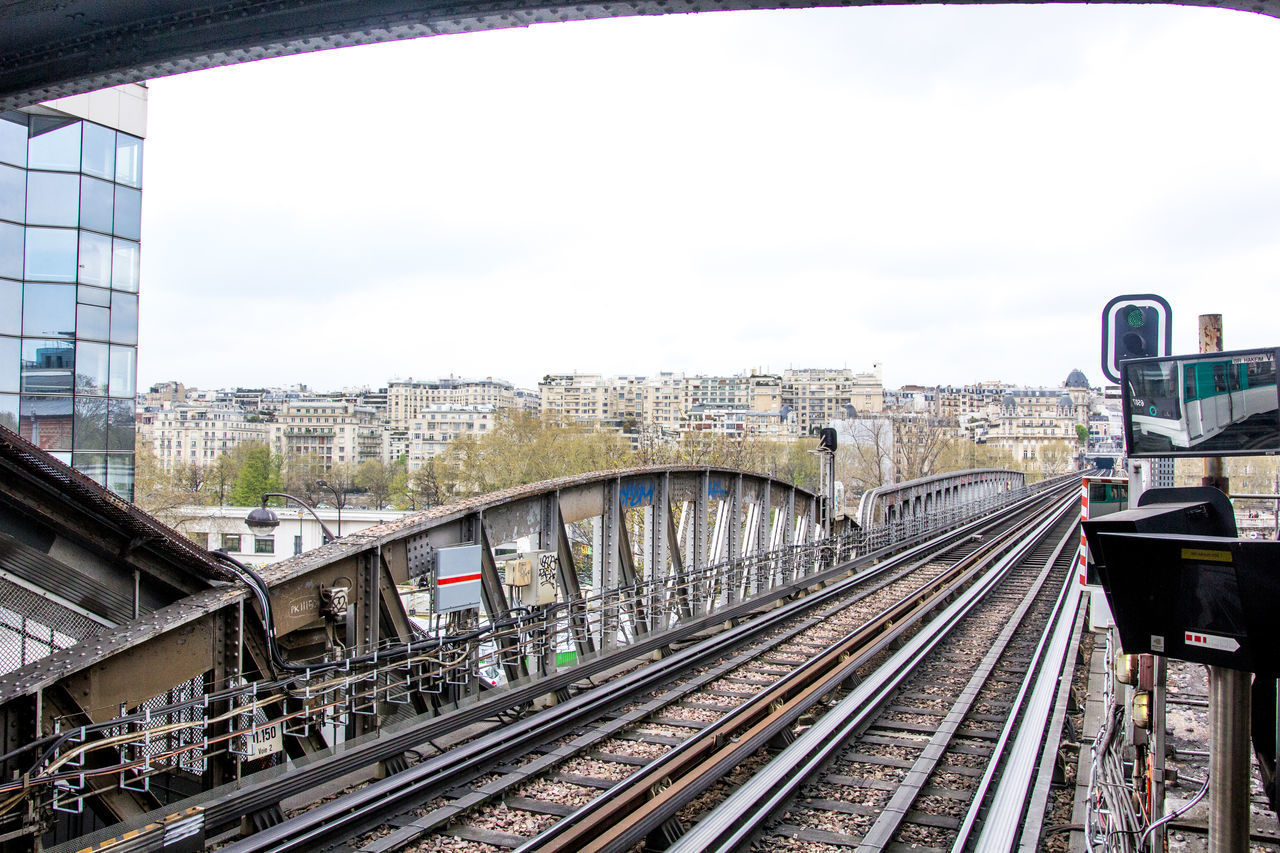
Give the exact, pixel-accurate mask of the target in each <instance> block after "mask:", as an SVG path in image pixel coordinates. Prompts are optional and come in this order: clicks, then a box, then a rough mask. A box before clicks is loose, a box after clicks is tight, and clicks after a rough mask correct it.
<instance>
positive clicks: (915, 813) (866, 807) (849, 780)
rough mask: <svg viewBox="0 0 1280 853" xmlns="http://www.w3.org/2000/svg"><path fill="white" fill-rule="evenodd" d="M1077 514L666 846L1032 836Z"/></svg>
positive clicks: (988, 842)
mask: <svg viewBox="0 0 1280 853" xmlns="http://www.w3.org/2000/svg"><path fill="white" fill-rule="evenodd" d="M1072 529H1073V519H1071V518H1069V517H1067V516H1063V517H1062V518H1060V519H1058V520H1057V521H1056V522H1054V523H1053V524H1051V525H1049V526H1048V527H1046V528H1045V529H1043V530H1042V535H1041V537H1040V541H1039V544H1037V545H1036V546H1035V547H1034V548H1028V549H1027V553H1024V554H1020V555H1017V556H1016V557H1014V558H1011V559H1009V560H1007V561H1005V563H1004V565H1001V566H997V567H995V568H993V569H992V570H991V571H990V572H989V573H988V575H987V576H985V577H984V579H983V581H982V582H980V583H979V584H975V585H974V586H973V587H971V588H970V589H969V590H968V591H967V592H966V594H965V596H964V597H963V598H962V599H959V600H957V601H956V602H955V604H954V605H953V606H952V607H951V608H949V609H948V611H947V613H946V614H944V616H943V617H942V618H940V619H938V620H936V621H935V622H934V623H933V624H931V625H930V627H929V629H928V630H926V631H922V632H920V633H919V634H917V635H916V636H915V637H913V638H912V640H911V642H910V643H908V644H907V645H905V646H904V647H903V648H902V649H900V650H899V651H898V652H896V653H895V655H894V658H893V659H892V661H891V662H890V663H889V664H888V665H886V666H885V667H883V668H882V669H881V670H879V671H878V675H877V676H876V677H875V678H870V679H867V680H866V681H865V682H863V683H862V684H860V685H858V687H857V688H856V689H855V690H853V691H852V692H850V693H849V695H848V696H847V697H846V698H845V699H844V700H842V701H841V702H840V704H839V705H837V706H836V707H835V708H833V709H832V710H831V711H830V712H829V713H828V714H827V715H825V716H824V717H823V718H822V719H821V720H820V721H818V722H817V723H816V724H815V725H814V726H812V727H811V728H810V729H809V730H807V731H806V732H805V733H804V734H803V735H801V736H800V737H798V738H797V739H796V741H795V742H794V743H793V744H791V745H790V746H789V747H787V749H786V750H784V751H783V752H782V753H781V754H779V755H778V756H777V757H776V758H774V759H773V760H772V761H770V762H769V764H768V765H767V766H765V767H764V768H762V769H761V770H760V771H758V772H757V773H756V774H754V775H753V777H752V778H751V779H750V780H749V781H748V782H747V783H745V784H744V785H743V786H742V787H741V788H739V789H738V790H737V791H735V792H734V793H733V794H732V795H731V796H730V797H728V798H727V799H726V800H725V801H724V802H723V803H722V804H720V805H719V806H718V807H717V808H715V809H714V810H713V811H711V812H710V813H709V814H707V815H705V816H704V817H702V819H701V820H699V821H698V823H697V825H696V826H694V827H693V828H692V829H691V830H690V831H689V832H688V833H685V834H683V835H682V836H681V837H680V838H679V839H678V840H677V841H676V842H675V843H674V844H673V845H671V847H670V848H669V849H671V850H673V851H693V850H698V851H703V850H725V851H727V850H741V849H746V848H747V847H748V846H749V845H751V844H753V843H756V844H759V845H760V846H761V849H770V850H806V851H817V852H818V853H825V851H833V852H834V851H847V850H848V849H850V847H852V846H856V847H857V848H858V849H859V850H885V849H891V848H893V847H896V846H899V845H902V846H906V847H914V848H916V849H928V850H932V849H939V850H964V849H976V850H983V851H995V850H1006V849H1013V848H1014V847H1016V846H1017V844H1018V843H1019V842H1020V841H1022V840H1024V836H1025V835H1027V834H1028V833H1029V834H1030V836H1031V840H1032V844H1033V846H1034V841H1035V837H1036V834H1037V833H1038V831H1039V821H1040V819H1041V818H1042V815H1037V814H1034V813H1033V812H1034V810H1035V808H1036V807H1035V806H1034V805H1033V804H1034V803H1035V801H1036V797H1035V796H1034V794H1035V793H1036V791H1037V790H1040V789H1041V788H1042V787H1043V786H1044V784H1047V780H1046V779H1045V773H1046V772H1047V771H1046V768H1045V764H1044V762H1043V761H1042V760H1041V759H1043V758H1044V756H1045V753H1046V748H1045V743H1044V740H1045V737H1046V734H1048V732H1049V730H1050V729H1051V726H1049V722H1050V721H1051V720H1052V719H1053V718H1054V716H1055V715H1054V714H1053V713H1052V712H1051V711H1052V709H1053V708H1054V707H1055V706H1058V705H1060V704H1061V701H1060V700H1061V698H1062V697H1061V691H1060V690H1059V682H1060V680H1061V679H1060V675H1061V672H1062V669H1063V664H1064V661H1071V660H1073V659H1074V656H1073V655H1072V654H1070V645H1071V642H1072V637H1073V636H1074V633H1075V631H1076V628H1077V624H1076V623H1077V608H1076V601H1077V600H1078V599H1077V595H1076V588H1075V586H1074V585H1073V584H1072V583H1071V581H1070V566H1071V560H1072V558H1073V557H1074V551H1073V550H1072V549H1071V548H1070V547H1069V545H1070V542H1071V541H1072V540H1071V536H1072ZM1047 751H1048V753H1049V755H1050V759H1049V767H1048V769H1049V770H1050V771H1051V770H1052V764H1053V757H1054V753H1055V752H1056V745H1051V746H1050V748H1049V749H1048V750H1047ZM587 849H619V848H618V847H614V846H601V847H598V848H597V847H592V848H587Z"/></svg>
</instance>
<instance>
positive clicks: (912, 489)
mask: <svg viewBox="0 0 1280 853" xmlns="http://www.w3.org/2000/svg"><path fill="white" fill-rule="evenodd" d="M1026 484H1027V475H1026V474H1024V473H1022V472H1021V471H1009V470H1003V469H975V470H970V471H952V472H950V473H947V474H935V475H933V476H930V477H922V478H920V479H918V480H911V481H909V482H905V483H893V484H891V485H885V486H876V487H875V488H874V489H868V490H867V491H866V492H864V493H863V494H862V498H861V499H860V500H859V501H858V512H857V519H858V525H859V526H860V527H862V528H865V529H869V528H873V527H876V526H877V525H882V524H897V523H900V522H906V521H911V520H913V519H920V518H925V517H926V516H930V515H933V514H935V513H937V512H938V511H939V510H944V509H949V508H952V507H956V506H962V505H965V504H969V503H972V502H973V501H978V500H982V499H984V498H990V497H997V496H999V495H1000V493H1002V492H1008V491H1012V490H1016V489H1022V488H1024V487H1025V486H1026Z"/></svg>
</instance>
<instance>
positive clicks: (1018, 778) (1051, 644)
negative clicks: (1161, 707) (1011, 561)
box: [953, 534, 1081, 853]
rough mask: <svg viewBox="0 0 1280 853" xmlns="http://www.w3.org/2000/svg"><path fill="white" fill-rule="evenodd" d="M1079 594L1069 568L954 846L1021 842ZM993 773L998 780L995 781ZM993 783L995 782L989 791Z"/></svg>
mask: <svg viewBox="0 0 1280 853" xmlns="http://www.w3.org/2000/svg"><path fill="white" fill-rule="evenodd" d="M1077 535H1078V534H1077ZM1070 541H1071V539H1070V536H1068V538H1067V539H1064V540H1063V541H1062V542H1061V543H1059V545H1058V547H1057V548H1056V549H1055V551H1054V553H1053V555H1052V556H1051V557H1050V560H1049V563H1048V566H1052V565H1053V564H1054V563H1056V562H1057V561H1058V560H1059V559H1060V558H1061V557H1062V556H1063V552H1064V550H1065V549H1066V547H1067V544H1068V542H1070ZM1076 541H1079V540H1078V539H1077V540H1076ZM1080 597H1081V596H1080V584H1078V583H1075V582H1074V578H1073V577H1072V576H1071V574H1070V573H1068V582H1067V583H1066V584H1065V585H1064V586H1063V587H1062V589H1061V591H1060V592H1059V595H1058V600H1057V601H1056V602H1055V603H1054V608H1053V612H1052V614H1051V615H1050V617H1049V620H1048V622H1047V624H1046V625H1045V628H1044V631H1043V632H1042V634H1041V636H1040V641H1039V643H1038V644H1037V645H1036V649H1035V652H1034V654H1033V657H1032V660H1031V663H1030V665H1029V666H1028V672H1027V677H1026V678H1024V679H1023V682H1022V685H1021V686H1020V688H1019V690H1018V696H1017V700H1016V701H1015V703H1014V707H1015V708H1018V709H1021V710H1020V712H1019V713H1018V714H1016V715H1011V716H1010V718H1009V721H1008V723H1007V724H1006V725H1005V728H1004V730H1003V731H1002V732H1001V733H1000V739H999V741H997V744H996V749H995V751H994V753H993V755H992V758H991V761H990V763H989V764H988V765H987V770H986V772H985V773H984V774H983V776H982V780H981V782H979V784H978V788H977V790H976V792H975V794H974V798H973V800H972V801H971V802H970V805H969V809H968V811H967V813H966V814H965V817H964V821H963V822H962V823H961V825H960V831H959V833H958V835H957V836H956V841H955V844H954V845H953V849H955V850H965V849H977V850H981V851H983V853H987V851H991V853H997V851H1010V850H1013V849H1014V848H1015V847H1017V846H1018V845H1019V843H1020V842H1019V839H1020V838H1021V839H1022V842H1021V843H1022V844H1023V845H1024V846H1025V842H1026V836H1025V835H1023V831H1024V830H1025V827H1024V822H1023V817H1024V816H1025V814H1026V810H1027V807H1028V805H1029V800H1030V796H1031V791H1032V787H1033V784H1034V782H1035V780H1036V777H1037V769H1038V768H1039V766H1040V760H1041V759H1042V757H1043V756H1044V749H1043V748H1042V744H1043V743H1044V739H1045V736H1046V734H1047V729H1048V725H1049V718H1050V716H1051V715H1052V713H1053V709H1054V704H1055V699H1056V698H1057V696H1058V694H1059V685H1060V682H1061V680H1062V671H1063V667H1064V665H1065V664H1066V663H1067V660H1066V655H1067V650H1068V649H1069V648H1070V646H1071V640H1072V637H1073V636H1074V633H1075V628H1076V614H1077V613H1078V611H1079V607H1080ZM1054 751H1055V752H1056V749H1055V750H1054ZM997 775H998V776H999V782H998V783H995V782H994V780H995V779H996V776H997ZM993 784H994V785H995V787H994V790H993V791H992V786H993ZM988 791H992V793H991V795H990V796H988V795H987V792H988ZM979 821H981V830H980V832H979V834H978V836H977V838H976V841H975V842H974V845H971V844H969V839H970V836H971V835H972V833H973V832H974V830H975V828H976V827H977V825H978V822H979ZM1037 841H1039V832H1038V831H1036V832H1035V834H1034V837H1033V838H1032V849H1034V848H1035V843H1036V842H1037ZM975 845H976V846H975Z"/></svg>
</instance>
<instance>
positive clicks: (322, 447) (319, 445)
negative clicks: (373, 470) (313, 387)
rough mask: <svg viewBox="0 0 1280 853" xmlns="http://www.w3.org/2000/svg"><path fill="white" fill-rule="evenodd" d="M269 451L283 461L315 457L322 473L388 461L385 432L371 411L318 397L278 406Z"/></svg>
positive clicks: (344, 402) (366, 408) (387, 445)
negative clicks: (321, 467)
mask: <svg viewBox="0 0 1280 853" xmlns="http://www.w3.org/2000/svg"><path fill="white" fill-rule="evenodd" d="M271 447H272V450H273V451H274V452H276V453H278V454H280V455H281V456H283V457H284V458H286V459H289V458H293V457H297V456H306V455H313V456H316V457H318V458H319V459H320V461H321V463H322V464H323V466H324V469H325V470H326V471H327V470H329V469H331V468H332V467H333V466H334V465H336V464H343V465H359V464H360V463H361V462H365V461H367V460H369V459H381V460H382V461H384V462H388V461H390V460H389V459H388V453H389V443H388V441H387V436H386V431H385V430H384V429H383V428H382V425H381V424H380V423H378V418H377V415H376V413H375V412H374V410H373V409H371V408H368V407H364V406H356V405H354V404H352V403H349V402H347V401H345V400H330V399H325V398H320V397H310V398H305V397H304V398H299V399H296V400H287V401H285V402H284V403H283V404H282V405H281V406H280V408H279V410H278V411H277V413H276V420H275V421H274V422H273V423H272V424H271Z"/></svg>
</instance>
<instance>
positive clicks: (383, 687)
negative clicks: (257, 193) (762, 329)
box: [0, 429, 1027, 849]
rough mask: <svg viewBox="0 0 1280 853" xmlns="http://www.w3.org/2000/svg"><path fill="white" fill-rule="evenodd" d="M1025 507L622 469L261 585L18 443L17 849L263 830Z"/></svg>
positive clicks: (998, 497)
mask: <svg viewBox="0 0 1280 853" xmlns="http://www.w3.org/2000/svg"><path fill="white" fill-rule="evenodd" d="M972 474H973V472H966V476H972ZM1026 492H1027V490H1026V489H1025V487H1021V486H1020V487H1018V488H1011V489H999V490H991V491H988V492H985V493H980V492H977V491H974V492H972V493H971V494H970V497H971V498H973V499H972V500H970V501H968V502H961V501H959V500H956V501H954V502H952V503H951V504H949V505H948V506H947V507H945V508H944V507H941V506H939V507H935V511H934V512H933V513H932V514H931V515H930V516H928V517H927V518H926V517H924V516H921V517H919V518H916V519H913V520H912V521H911V523H910V524H904V523H902V522H898V523H895V524H891V525H884V526H880V527H876V528H870V529H861V528H858V527H856V526H854V525H848V526H847V527H846V528H845V529H837V530H835V531H833V534H832V535H830V536H825V537H820V536H819V530H818V527H817V524H816V518H817V513H818V507H819V501H818V500H817V498H816V496H815V495H813V494H812V493H810V492H808V491H805V490H803V489H800V488H797V487H795V486H793V485H791V484H788V483H785V482H782V481H779V480H776V479H773V478H770V477H767V476H764V475H759V474H752V473H748V472H743V471H732V470H723V469H708V468H691V467H666V468H646V469H632V470H625V471H612V472H605V473H598V474H587V475H582V476H576V477H567V478H563V479H560V480H554V481H549V482H545V483H539V484H535V485H531V486H525V487H519V488H515V489H509V490H507V491H504V492H498V493H494V494H490V495H485V496H483V497H479V498H474V499H471V500H468V501H464V502H461V503H458V504H454V505H450V506H442V507H438V508H435V509H431V510H428V511H425V512H422V513H418V514H415V515H412V516H408V517H406V518H403V519H400V520H397V521H395V522H390V523H387V524H383V525H380V526H378V527H374V528H370V529H368V530H365V531H362V532H360V533H357V534H354V535H351V536H347V537H344V538H342V539H340V540H338V541H336V542H333V543H330V544H329V545H327V546H324V547H323V548H319V549H316V550H315V551H311V552H308V553H306V554H303V555H300V556H297V557H294V558H292V559H290V560H287V561H285V562H282V563H278V564H276V565H273V566H270V567H268V568H266V569H263V570H262V571H261V573H259V572H255V571H253V570H252V569H249V568H248V567H244V566H241V565H239V564H236V562H235V561H234V560H232V559H230V558H227V557H226V556H225V555H219V554H217V553H212V554H211V553H209V552H205V551H203V550H202V549H200V548H197V547H195V546H194V545H192V544H191V543H190V542H188V541H187V540H185V539H184V538H183V537H181V536H180V535H178V534H176V533H174V532H173V531H171V530H168V529H167V528H165V527H164V526H163V525H160V524H159V523H157V522H155V521H154V520H152V519H150V518H149V517H147V516H146V515H144V514H143V513H141V512H140V511H139V510H137V509H136V508H134V507H132V506H131V505H129V504H127V503H124V502H123V501H121V500H120V499H119V498H117V497H115V496H114V495H112V494H111V493H110V492H107V491H106V490H104V489H102V488H101V487H99V486H97V484H95V483H93V482H92V481H91V480H88V479H87V478H85V477H83V476H81V475H79V474H78V473H77V472H75V471H72V470H71V469H69V468H66V467H65V466H63V465H61V464H60V463H58V462H57V461H56V460H53V459H52V458H51V457H48V456H47V454H45V453H43V452H42V451H40V450H39V449H37V448H35V447H34V446H32V445H30V444H29V443H27V442H25V441H24V440H23V439H21V438H20V437H19V436H17V435H15V434H13V433H11V432H8V431H7V430H3V429H0V570H2V571H3V576H0V614H2V615H3V617H4V621H3V624H4V626H5V627H6V629H7V631H6V632H5V635H4V638H5V639H4V646H3V647H2V648H0V665H3V667H4V669H6V670H9V671H8V672H7V674H6V675H5V678H4V681H3V685H0V722H2V723H3V728H2V730H3V732H4V740H3V757H2V758H0V761H2V762H3V768H0V769H2V770H3V777H2V778H3V780H4V781H2V782H0V807H2V808H0V840H4V842H5V844H6V846H7V847H11V848H14V849H23V848H28V849H29V848H31V847H36V846H42V845H43V846H48V845H51V844H55V843H58V842H62V841H67V840H76V839H83V838H86V837H90V836H91V834H92V833H93V832H95V831H97V830H100V829H103V828H105V827H109V826H112V825H123V826H126V827H129V826H132V827H135V828H136V827H137V826H138V825H141V824H143V823H145V822H146V821H147V820H149V819H151V818H152V817H155V816H158V815H159V816H163V815H169V814H172V813H174V809H175V808H186V807H187V805H189V804H190V803H191V802H199V803H202V804H208V803H210V802H218V803H221V805H220V806H218V807H217V808H212V810H211V811H207V812H205V813H204V814H205V817H202V818H201V820H206V819H207V820H208V821H210V828H211V829H215V828H219V827H222V828H225V827H226V826H235V825H237V824H238V823H239V821H241V820H242V819H245V820H249V821H250V822H251V823H253V822H256V823H257V824H258V825H268V824H270V823H272V822H274V821H275V820H277V819H278V818H279V810H278V806H277V805H276V804H277V803H278V802H279V800H280V799H281V792H282V791H283V790H285V789H286V788H285V787H282V786H293V787H294V788H296V786H297V785H298V784H305V785H308V786H311V785H319V784H322V783H324V782H327V781H330V780H332V779H336V778H338V777H340V776H342V775H345V774H347V773H350V772H352V771H353V770H355V769H358V768H368V767H371V766H375V765H377V764H378V763H379V762H381V763H382V765H383V771H382V772H393V771H394V770H396V769H397V768H398V767H399V766H402V765H403V756H404V753H405V752H406V750H410V749H414V748H421V745H422V744H423V743H424V742H425V741H424V738H425V740H429V739H430V731H431V729H430V721H431V720H433V719H438V718H440V716H441V715H444V714H452V715H454V717H456V716H457V715H458V714H472V715H473V716H475V718H476V719H481V718H483V717H485V716H491V715H492V714H493V713H495V712H503V711H504V710H505V711H507V712H514V713H519V711H520V709H521V708H525V707H528V705H529V703H531V702H554V701H556V700H557V698H558V699H561V700H563V699H565V698H567V697H568V691H569V687H570V685H571V684H573V683H574V682H580V681H581V680H582V679H584V678H588V677H590V676H592V675H595V674H599V673H602V672H606V671H607V670H609V669H610V668H611V667H615V666H617V665H618V664H619V663H620V662H623V661H627V660H633V659H635V658H637V657H639V656H644V655H650V654H654V653H657V654H664V653H668V652H669V651H670V650H671V648H672V645H673V644H674V643H679V642H681V641H684V640H686V639H687V638H689V637H692V636H693V635H694V634H696V633H698V632H700V631H705V630H707V629H709V628H714V627H716V626H719V625H723V624H725V623H726V621H733V620H735V619H736V618H738V617H740V616H742V615H745V614H746V613H747V612H748V611H751V610H753V609H758V608H759V607H761V606H763V605H768V604H769V603H770V602H781V601H782V600H783V599H785V598H788V597H794V596H795V595H797V594H800V593H802V592H803V591H804V590H805V589H807V588H812V587H814V586H815V585H821V583H823V582H825V580H824V579H826V578H828V577H832V575H831V573H832V572H833V571H836V569H835V568H834V567H836V566H838V565H840V564H841V563H842V562H845V561H847V560H849V559H850V558H851V557H853V556H854V555H855V554H866V553H871V552H874V551H876V550H878V549H882V548H884V547H886V546H888V545H890V544H892V542H893V541H902V540H906V539H909V538H910V537H913V536H919V535H920V534H921V533H923V532H924V531H925V530H926V529H945V528H947V527H950V526H955V525H957V524H959V523H961V522H962V521H964V520H965V519H968V518H973V517H976V516H981V515H983V514H984V513H987V512H990V511H991V510H992V509H994V508H995V507H997V506H999V505H1002V504H1004V503H1007V502H1009V501H1011V500H1015V499H1018V498H1020V497H1022V496H1023V495H1025V494H1026ZM467 555H470V559H472V560H473V562H471V563H466V557H467ZM460 556H461V557H463V558H464V559H463V562H462V563H460V562H459V560H458V558H459V557H460ZM458 566H462V568H461V569H460V570H459V569H458V568H457V567H458ZM588 578H590V583H587V579H588ZM455 580H456V581H457V583H456V584H455V583H449V582H450V581H455ZM468 584H469V585H471V588H472V589H473V590H474V596H475V597H474V600H467V599H466V596H465V594H464V595H462V600H461V601H459V600H458V599H457V596H458V594H459V593H458V589H459V588H461V587H465V586H467V585H468ZM446 595H447V596H449V597H451V598H450V599H449V600H450V601H452V602H453V603H452V604H450V605H449V606H448V607H446V606H445V603H446ZM433 600H434V601H433ZM433 603H434V605H435V606H434V607H433V606H432V605H433ZM449 608H452V609H449ZM445 610H448V612H442V611H445ZM415 611H416V612H415ZM424 726H425V727H426V728H424ZM424 732H426V734H424ZM285 767H288V768H289V769H290V770H291V773H290V774H289V775H288V776H286V777H280V776H279V775H273V774H278V773H279V771H280V769H282V768H285ZM255 774H256V775H255ZM299 774H302V775H299ZM254 780H257V781H256V782H255V781H254ZM233 789H234V791H235V792H236V796H235V797H230V796H229V795H228V793H227V792H228V791H231V790H233ZM220 795H221V797H220ZM190 798H194V799H190ZM219 809H221V810H220V811H219ZM149 816H150V817H149ZM77 849H79V848H77Z"/></svg>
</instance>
